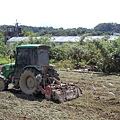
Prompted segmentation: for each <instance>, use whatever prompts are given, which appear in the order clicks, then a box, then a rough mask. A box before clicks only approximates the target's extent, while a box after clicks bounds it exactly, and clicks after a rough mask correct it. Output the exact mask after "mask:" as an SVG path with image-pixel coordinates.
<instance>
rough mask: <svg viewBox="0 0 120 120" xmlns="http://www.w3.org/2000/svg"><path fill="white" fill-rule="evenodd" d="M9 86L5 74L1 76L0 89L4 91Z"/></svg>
mask: <svg viewBox="0 0 120 120" xmlns="http://www.w3.org/2000/svg"><path fill="white" fill-rule="evenodd" d="M7 88H8V82H7V81H6V80H5V78H4V77H3V76H0V91H4V90H6V89H7Z"/></svg>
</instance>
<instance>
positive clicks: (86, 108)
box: [0, 71, 120, 120]
mask: <svg viewBox="0 0 120 120" xmlns="http://www.w3.org/2000/svg"><path fill="white" fill-rule="evenodd" d="M58 73H59V74H60V78H61V80H62V81H63V82H73V83H76V84H77V85H78V86H79V87H80V88H81V89H82V91H83V95H82V96H81V97H79V98H77V99H74V100H72V101H68V102H64V103H61V104H57V103H54V102H52V101H47V100H45V99H42V98H36V97H33V96H27V95H24V94H23V93H22V92H21V91H15V90H14V89H11V85H10V86H9V90H8V91H5V92H1V93H0V120H120V76H117V75H109V76H105V75H101V74H91V73H79V72H65V71H58Z"/></svg>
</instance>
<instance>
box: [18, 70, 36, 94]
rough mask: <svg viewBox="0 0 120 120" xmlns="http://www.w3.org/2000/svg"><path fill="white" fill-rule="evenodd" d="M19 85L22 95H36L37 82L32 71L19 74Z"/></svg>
mask: <svg viewBox="0 0 120 120" xmlns="http://www.w3.org/2000/svg"><path fill="white" fill-rule="evenodd" d="M19 85H20V89H21V90H22V92H23V93H25V94H28V95H34V94H37V90H38V82H37V81H36V77H35V75H34V73H33V72H32V71H30V70H25V71H24V72H23V73H22V74H21V76H20V81H19Z"/></svg>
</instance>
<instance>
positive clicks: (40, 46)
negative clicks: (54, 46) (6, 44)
mask: <svg viewBox="0 0 120 120" xmlns="http://www.w3.org/2000/svg"><path fill="white" fill-rule="evenodd" d="M16 48H47V49H48V48H50V46H47V45H43V44H26V45H19V46H16Z"/></svg>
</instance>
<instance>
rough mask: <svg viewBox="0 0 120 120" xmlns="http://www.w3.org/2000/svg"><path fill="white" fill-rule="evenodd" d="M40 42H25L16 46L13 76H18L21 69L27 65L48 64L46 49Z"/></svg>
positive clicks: (38, 65)
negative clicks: (25, 43)
mask: <svg viewBox="0 0 120 120" xmlns="http://www.w3.org/2000/svg"><path fill="white" fill-rule="evenodd" d="M49 48H50V47H49V46H46V45H42V44H27V45H20V46H17V47H16V55H15V58H16V62H15V71H14V73H15V74H14V78H15V79H17V78H19V77H20V74H21V71H22V70H24V69H25V68H27V67H36V68H38V67H41V66H49V55H48V49H49Z"/></svg>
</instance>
